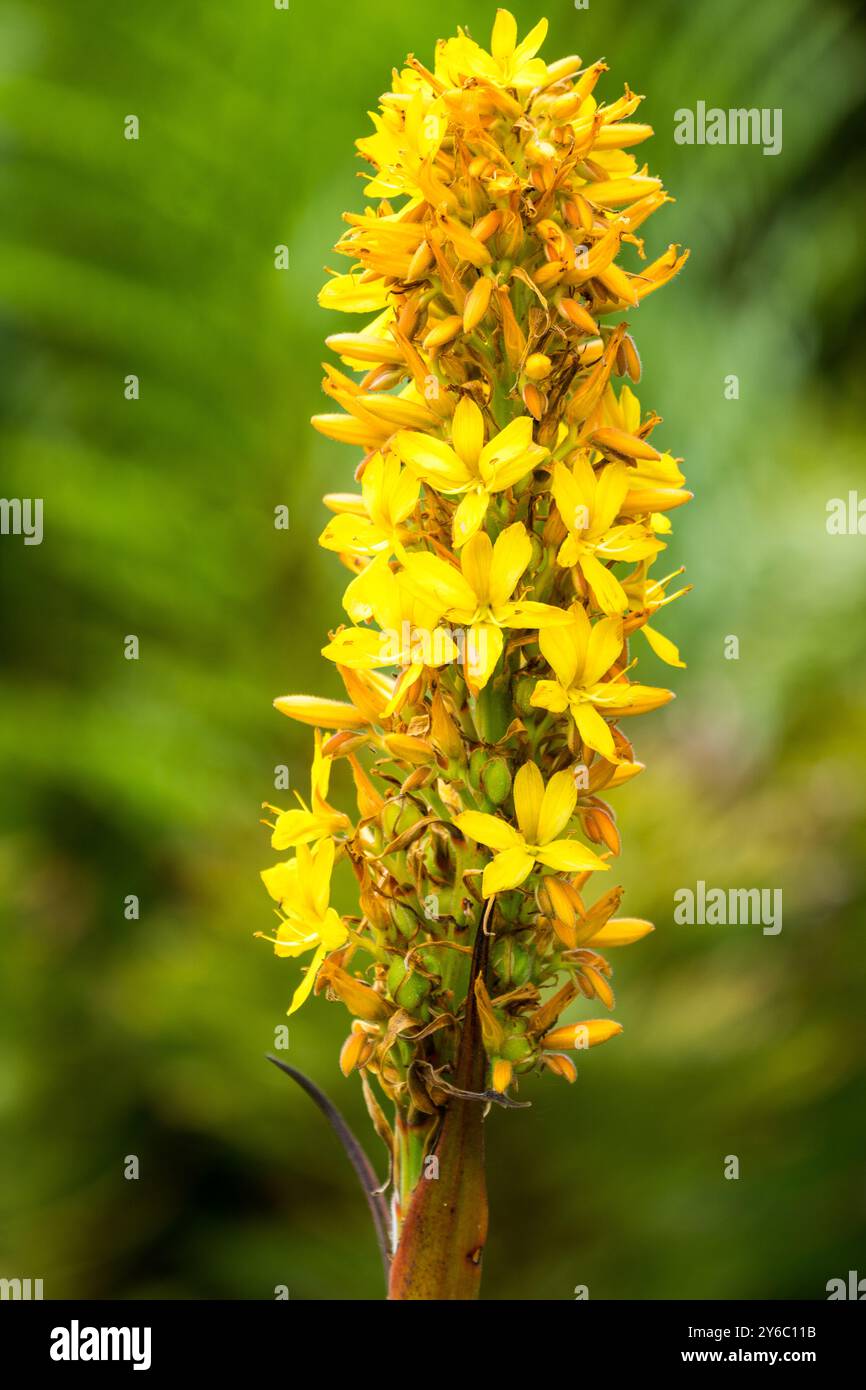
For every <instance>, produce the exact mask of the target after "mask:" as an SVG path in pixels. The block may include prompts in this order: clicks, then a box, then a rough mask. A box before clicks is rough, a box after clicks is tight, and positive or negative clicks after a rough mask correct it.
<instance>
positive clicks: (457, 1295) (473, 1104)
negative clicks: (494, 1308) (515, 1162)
mask: <svg viewBox="0 0 866 1390" xmlns="http://www.w3.org/2000/svg"><path fill="white" fill-rule="evenodd" d="M488 945H489V938H488V937H487V936H486V934H485V931H484V927H483V926H479V928H478V935H477V938H476V942H475V950H474V952H473V957H472V969H471V971H470V979H469V989H468V991H467V996H466V1014H465V1019H464V1024H463V1033H462V1035H461V1039H460V1050H459V1053H458V1057H457V1069H456V1075H455V1086H456V1087H457V1088H458V1089H460V1090H462V1091H473V1092H476V1093H477V1092H480V1091H481V1089H482V1087H483V1084H484V1072H485V1054H484V1045H483V1042H482V1038H481V1027H480V1024H479V1019H478V1009H477V1005H476V1002H475V979H476V976H477V975H479V974H481V975H483V972H484V969H485V966H486V963H487V951H488ZM483 1125H484V1110H483V1105H482V1103H481V1102H480V1101H475V1100H462V1099H459V1098H458V1097H456V1096H455V1097H452V1099H451V1100H450V1102H449V1104H448V1107H447V1109H446V1111H445V1115H444V1119H443V1121H442V1127H441V1129H440V1131H439V1136H438V1138H437V1140H436V1143H435V1146H434V1148H433V1157H434V1158H435V1159H436V1164H435V1165H427V1166H428V1168H429V1169H430V1170H431V1171H430V1175H429V1176H428V1175H427V1174H426V1173H425V1174H424V1176H422V1177H421V1179H420V1181H419V1182H418V1184H417V1186H416V1187H415V1191H414V1193H413V1196H412V1200H411V1202H410V1205H409V1210H408V1212H407V1213H406V1216H405V1220H404V1223H403V1231H402V1235H401V1237H400V1243H399V1245H398V1247H397V1251H396V1253H395V1255H394V1259H393V1262H392V1265H391V1279H390V1284H389V1290H388V1297H389V1298H390V1299H401V1300H425V1299H429V1300H435V1299H473V1298H477V1297H478V1291H479V1288H480V1285H481V1256H482V1253H483V1250H484V1243H485V1241H486V1239H487V1185H486V1180H485V1173H484V1128H483Z"/></svg>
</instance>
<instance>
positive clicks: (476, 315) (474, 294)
mask: <svg viewBox="0 0 866 1390" xmlns="http://www.w3.org/2000/svg"><path fill="white" fill-rule="evenodd" d="M492 293H493V281H492V280H491V279H490V277H489V276H487V275H479V277H478V279H477V280H476V281H475V284H474V285H473V286H472V289H471V290H470V291H469V293H468V295H467V296H466V303H465V304H464V306H463V331H464V333H471V332H472V330H473V328H475V327H477V325H478V324H479V323H480V322H481V320H482V319H483V318H484V315H485V314H486V313H487V309H488V306H489V304H490V296H491V294H492Z"/></svg>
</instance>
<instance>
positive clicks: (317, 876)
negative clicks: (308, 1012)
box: [262, 840, 349, 1014]
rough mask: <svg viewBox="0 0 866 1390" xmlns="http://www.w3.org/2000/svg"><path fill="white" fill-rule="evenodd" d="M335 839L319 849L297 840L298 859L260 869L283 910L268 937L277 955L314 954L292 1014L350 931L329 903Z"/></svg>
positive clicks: (345, 940) (295, 994)
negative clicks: (331, 953) (301, 843)
mask: <svg viewBox="0 0 866 1390" xmlns="http://www.w3.org/2000/svg"><path fill="white" fill-rule="evenodd" d="M333 867H334V841H333V840H322V841H321V842H320V844H319V845H318V846H317V847H316V849H315V850H313V851H310V850H309V849H307V848H306V846H305V845H299V846H298V848H297V851H296V853H295V857H294V859H287V860H286V862H285V863H284V864H275V865H274V867H273V868H272V869H264V870H263V871H262V882H263V883H264V885H265V887H266V888H267V890H268V892H269V893H270V895H271V897H272V898H274V899H275V900H276V902H277V903H279V906H280V911H281V912H282V914H283V917H282V920H281V921H280V925H279V927H278V928H277V935H276V938H272V937H268V938H266V939H267V940H272V941H273V944H274V953H275V955H278V956H302V955H305V954H306V952H307V951H315V955H314V956H313V959H312V960H311V962H310V964H309V966H308V967H307V973H306V975H305V976H304V978H303V980H302V981H301V983H300V984H299V985H298V988H297V989H296V990H295V993H294V995H293V997H292V1003H291V1007H290V1008H289V1013H290V1014H293V1013H294V1012H295V1010H296V1009H299V1008H300V1007H301V1005H302V1004H303V1002H304V1000H305V999H306V998H307V996H308V995H309V993H310V991H311V990H312V988H313V985H314V984H315V982H316V976H317V975H318V973H319V967H320V966H321V964H322V961H323V960H324V959H325V956H326V955H327V954H328V952H329V951H336V950H337V949H338V948H339V947H340V946H344V945H345V944H346V942H347V941H348V939H349V933H348V931H347V930H346V927H345V925H344V924H343V921H342V919H341V918H340V917H339V916H338V914H337V913H336V912H335V911H334V909H333V908H332V907H331V906H330V900H331V871H332V869H333Z"/></svg>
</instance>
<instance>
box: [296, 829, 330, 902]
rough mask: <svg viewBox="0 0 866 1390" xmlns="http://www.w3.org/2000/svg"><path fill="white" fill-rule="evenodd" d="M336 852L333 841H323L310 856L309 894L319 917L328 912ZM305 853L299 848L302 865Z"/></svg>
mask: <svg viewBox="0 0 866 1390" xmlns="http://www.w3.org/2000/svg"><path fill="white" fill-rule="evenodd" d="M334 850H335V845H334V841H333V840H322V841H321V842H320V844H318V845H317V846H316V849H315V850H314V851H313V853H312V855H311V856H310V861H311V862H310V883H309V894H310V898H311V900H312V902H313V904H314V906H315V909H316V913H317V915H318V916H319V917H324V915H325V913H326V912H327V911H328V899H329V898H330V896H331V870H332V869H333V867H334ZM303 853H304V851H303V849H302V848H300V847H299V849H298V860H299V863H300V864H302V863H303V861H302V859H301V856H302V854H303Z"/></svg>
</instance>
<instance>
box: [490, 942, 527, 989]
mask: <svg viewBox="0 0 866 1390" xmlns="http://www.w3.org/2000/svg"><path fill="white" fill-rule="evenodd" d="M490 964H491V966H492V968H493V970H494V972H495V974H496V977H497V979H498V980H499V982H500V984H501V985H502V987H503V989H517V988H519V987H520V986H521V985H525V984H526V982H527V980H528V979H529V971H530V958H529V952H528V951H527V950H525V949H524V947H523V946H520V945H518V943H517V942H516V941H515V939H514V937H513V936H502V937H500V938H499V939H498V940H497V941H496V943H495V945H494V947H493V949H492V951H491V952H490Z"/></svg>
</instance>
